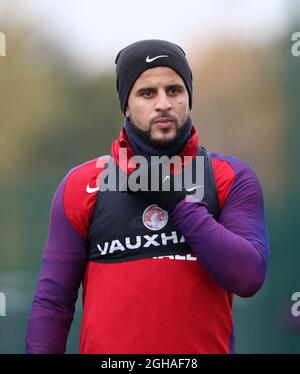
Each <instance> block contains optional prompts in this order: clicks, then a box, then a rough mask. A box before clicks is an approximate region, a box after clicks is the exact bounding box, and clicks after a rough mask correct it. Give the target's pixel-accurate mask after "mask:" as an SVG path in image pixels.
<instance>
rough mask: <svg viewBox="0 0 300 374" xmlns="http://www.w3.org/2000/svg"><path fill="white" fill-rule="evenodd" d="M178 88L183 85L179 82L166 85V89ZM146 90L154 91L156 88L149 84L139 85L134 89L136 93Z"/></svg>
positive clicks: (182, 87)
mask: <svg viewBox="0 0 300 374" xmlns="http://www.w3.org/2000/svg"><path fill="white" fill-rule="evenodd" d="M174 87H176V88H179V89H182V90H183V89H184V86H183V85H182V84H180V83H174V84H169V85H168V86H166V89H170V88H174ZM147 90H150V91H156V88H155V87H151V86H145V87H141V88H139V89H138V90H137V91H136V94H137V95H138V94H140V93H143V92H145V91H147Z"/></svg>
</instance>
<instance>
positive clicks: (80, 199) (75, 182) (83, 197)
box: [63, 155, 110, 238]
mask: <svg viewBox="0 0 300 374" xmlns="http://www.w3.org/2000/svg"><path fill="white" fill-rule="evenodd" d="M109 157H110V156H108V155H105V156H101V157H98V158H96V159H94V160H90V161H87V162H85V163H83V164H80V165H78V166H75V167H73V168H72V169H71V170H70V171H69V172H68V173H67V175H66V176H65V178H64V180H63V184H64V193H63V205H64V210H65V213H66V216H67V218H68V220H69V221H70V223H71V224H72V225H73V226H74V227H75V229H76V230H77V231H79V233H80V234H81V235H82V236H83V237H85V238H87V236H88V224H89V220H90V217H91V215H92V213H93V209H94V205H95V202H96V198H97V193H98V190H99V179H100V177H101V173H102V171H103V170H104V168H105V165H106V163H107V161H108V159H109Z"/></svg>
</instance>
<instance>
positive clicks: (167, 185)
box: [127, 162, 189, 212]
mask: <svg viewBox="0 0 300 374" xmlns="http://www.w3.org/2000/svg"><path fill="white" fill-rule="evenodd" d="M182 179H183V178H182V173H180V174H177V175H176V176H174V174H172V173H170V168H169V165H167V164H164V163H162V162H158V163H149V164H147V165H146V166H145V165H143V166H141V167H140V168H138V169H136V170H135V171H134V172H133V173H132V174H130V175H129V177H128V179H127V191H128V193H130V194H133V193H134V194H136V195H138V196H139V197H140V198H142V199H144V200H146V201H148V202H149V203H150V204H151V203H152V204H157V205H158V206H159V207H160V208H162V209H164V210H167V211H168V212H172V211H173V209H174V208H175V206H176V205H177V204H178V203H179V202H180V201H181V200H183V199H184V198H185V196H186V194H189V193H188V192H187V191H186V190H185V189H184V188H183V183H182ZM138 180H139V181H138Z"/></svg>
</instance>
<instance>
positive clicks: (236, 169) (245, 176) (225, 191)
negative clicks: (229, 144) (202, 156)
mask: <svg viewBox="0 0 300 374" xmlns="http://www.w3.org/2000/svg"><path fill="white" fill-rule="evenodd" d="M209 155H210V156H211V159H212V165H213V171H214V177H215V181H216V186H217V191H218V197H219V204H220V207H221V208H222V207H223V205H224V203H225V201H226V199H227V198H228V196H229V194H230V192H231V191H232V190H233V189H234V188H237V187H239V186H240V187H242V186H248V188H252V187H253V186H256V187H257V188H261V186H260V182H259V180H258V178H257V175H256V174H255V172H254V171H253V169H252V168H251V167H250V165H249V164H247V163H246V162H245V161H243V160H241V159H238V158H236V157H234V156H231V155H224V154H222V153H219V152H210V153H209Z"/></svg>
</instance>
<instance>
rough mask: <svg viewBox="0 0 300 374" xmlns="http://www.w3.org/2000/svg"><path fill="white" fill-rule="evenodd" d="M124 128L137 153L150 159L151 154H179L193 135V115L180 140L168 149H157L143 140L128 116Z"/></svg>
mask: <svg viewBox="0 0 300 374" xmlns="http://www.w3.org/2000/svg"><path fill="white" fill-rule="evenodd" d="M124 128H125V131H126V134H127V137H128V141H129V143H130V145H131V147H132V149H133V151H134V153H135V154H136V155H139V156H144V157H146V159H147V160H148V161H149V160H150V157H151V156H163V155H166V156H169V157H172V156H174V155H179V154H180V153H181V152H182V150H183V149H184V146H185V145H186V143H187V141H188V140H189V138H190V136H191V131H192V119H191V117H188V119H187V122H186V126H185V129H184V132H183V134H182V137H181V138H180V140H179V141H178V143H177V144H175V145H174V146H173V147H171V148H167V149H157V148H153V147H151V146H150V145H147V144H145V143H144V142H143V140H142V139H141V138H140V137H139V136H138V134H137V133H136V131H135V129H134V127H133V126H132V124H131V122H130V120H129V119H128V118H125V121H124Z"/></svg>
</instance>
